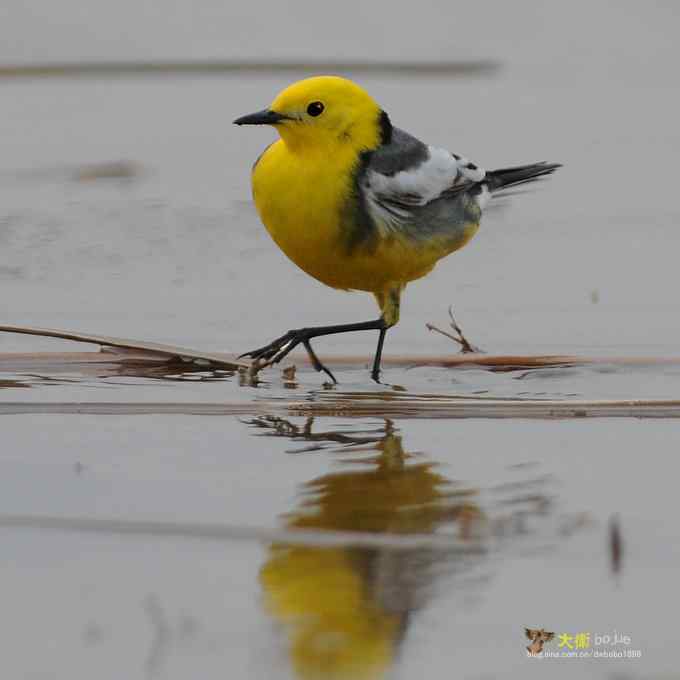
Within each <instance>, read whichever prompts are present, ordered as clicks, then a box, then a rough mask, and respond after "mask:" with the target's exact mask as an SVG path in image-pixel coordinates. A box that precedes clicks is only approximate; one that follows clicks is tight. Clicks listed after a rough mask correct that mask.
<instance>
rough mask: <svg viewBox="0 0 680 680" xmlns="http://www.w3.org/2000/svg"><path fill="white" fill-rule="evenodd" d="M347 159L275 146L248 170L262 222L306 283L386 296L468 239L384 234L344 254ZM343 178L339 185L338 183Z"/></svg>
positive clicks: (350, 158) (472, 228)
mask: <svg viewBox="0 0 680 680" xmlns="http://www.w3.org/2000/svg"><path fill="white" fill-rule="evenodd" d="M355 162H356V156H355V155H354V153H353V152H351V153H349V154H347V155H346V156H342V155H341V154H338V153H335V154H333V156H331V157H329V156H324V155H322V154H318V155H316V154H315V153H314V152H310V153H305V155H304V157H302V156H300V155H297V154H293V153H291V152H290V151H289V150H288V149H287V147H286V145H285V144H284V142H282V141H278V142H276V143H274V144H272V146H270V147H269V149H267V151H265V153H264V154H263V155H262V157H261V158H260V160H259V161H258V163H257V164H256V166H255V168H254V169H253V178H252V179H253V196H254V199H255V205H256V207H257V210H258V212H259V215H260V218H261V219H262V222H263V223H264V225H265V227H266V228H267V230H268V231H269V233H270V235H271V236H272V238H273V239H274V241H275V242H276V244H277V245H278V246H279V248H281V250H282V251H283V252H284V253H285V254H286V255H287V256H288V257H289V258H290V259H291V260H292V261H293V262H294V263H295V264H296V265H298V267H300V268H301V269H303V270H304V271H305V272H307V273H308V274H309V275H310V276H313V277H314V278H315V279H318V280H319V281H321V282H322V283H325V284H326V285H328V286H331V287H333V288H342V289H347V290H352V289H353V290H365V291H370V292H373V293H377V292H380V291H384V290H386V289H387V288H389V287H390V286H392V285H393V284H405V283H407V282H408V281H413V280H414V279H418V278H420V277H421V276H424V275H425V274H427V273H428V272H429V271H431V269H432V268H433V267H434V265H435V264H436V262H437V261H438V260H439V259H441V258H442V257H444V256H445V255H447V254H448V253H450V252H452V251H453V250H457V249H458V248H460V247H462V246H463V245H465V243H467V241H469V240H470V239H471V238H472V236H474V234H475V232H476V231H477V228H478V226H479V225H478V224H470V225H469V226H468V227H466V228H465V229H464V230H463V233H462V234H461V237H460V238H459V239H458V240H457V241H456V242H455V243H452V242H451V241H450V239H449V240H447V241H446V242H444V241H443V240H441V241H440V240H434V239H433V240H432V241H431V242H428V243H423V244H416V243H415V242H414V240H413V239H409V238H407V237H406V236H399V235H394V234H390V235H387V236H385V237H382V238H379V239H378V241H377V243H376V244H375V247H373V248H370V249H354V250H351V251H348V249H347V246H346V243H347V239H346V235H343V233H342V220H341V215H342V208H343V205H344V204H345V202H346V200H347V197H348V196H349V195H350V194H351V191H352V189H353V187H352V169H353V166H354V164H355ZM338 178H341V179H338Z"/></svg>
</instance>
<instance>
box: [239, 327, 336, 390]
mask: <svg viewBox="0 0 680 680" xmlns="http://www.w3.org/2000/svg"><path fill="white" fill-rule="evenodd" d="M309 340H310V334H309V331H308V330H307V329H304V328H303V329H299V330H294V331H288V332H287V333H285V334H284V335H282V336H281V337H280V338H276V340H273V341H272V342H270V343H269V344H268V345H265V346H264V347H260V348H259V349H253V350H250V351H248V352H244V353H243V354H241V355H240V356H239V359H240V358H242V357H250V358H251V359H253V361H254V362H255V363H257V364H258V370H259V369H262V368H266V367H267V366H273V365H274V364H278V363H279V362H280V361H281V360H282V359H284V358H285V357H286V356H288V354H290V352H292V351H293V350H294V349H295V348H296V347H297V346H298V345H300V344H302V345H303V346H304V348H305V349H306V350H307V354H308V355H309V360H310V362H311V364H312V366H313V367H314V368H315V369H316V370H317V371H319V372H323V373H325V374H326V375H327V376H328V377H329V378H330V379H331V380H332V381H333V382H334V383H337V382H338V381H337V380H336V379H335V376H334V375H333V374H332V373H331V372H330V370H329V369H328V368H326V367H325V366H324V365H323V364H322V363H321V361H320V360H319V357H318V356H317V355H316V352H314V350H313V349H312V346H311V344H310V342H309Z"/></svg>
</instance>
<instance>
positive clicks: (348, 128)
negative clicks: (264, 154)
mask: <svg viewBox="0 0 680 680" xmlns="http://www.w3.org/2000/svg"><path fill="white" fill-rule="evenodd" d="M234 123H236V125H274V126H275V127H276V129H277V130H278V132H279V134H280V135H281V138H282V139H283V140H284V142H285V143H286V144H287V145H288V146H289V147H290V148H291V149H292V150H298V149H300V150H303V149H304V150H313V149H317V150H329V149H333V148H336V147H337V146H338V145H340V146H345V147H349V148H351V149H353V150H356V151H362V150H367V149H375V148H376V147H378V146H379V145H380V144H382V143H384V142H387V141H389V136H390V133H391V125H390V121H389V118H388V117H387V114H386V113H385V112H384V111H382V110H381V108H380V107H379V106H378V104H376V102H375V101H374V100H373V98H372V97H371V96H370V95H369V94H368V92H366V90H364V89H363V88H362V87H359V85H357V84H356V83H353V82H352V81H351V80H347V79H346V78H340V77H338V76H317V77H315V78H307V79H306V80H300V81H299V82H297V83H294V84H293V85H290V86H289V87H287V88H286V89H285V90H283V91H282V92H280V93H279V94H278V95H277V97H276V98H275V99H274V101H273V102H272V103H271V106H270V107H269V108H268V109H264V110H263V111H258V112H257V113H253V114H250V115H248V116H243V117H241V118H237V119H236V120H235V121H234Z"/></svg>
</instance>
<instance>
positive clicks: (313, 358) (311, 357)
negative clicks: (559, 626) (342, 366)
mask: <svg viewBox="0 0 680 680" xmlns="http://www.w3.org/2000/svg"><path fill="white" fill-rule="evenodd" d="M302 344H303V345H304V347H305V349H306V350H307V354H308V355H309V360H310V361H311V362H312V366H314V368H315V369H316V370H317V371H319V372H321V371H323V372H324V373H325V374H326V375H327V376H328V377H329V378H330V379H331V380H332V381H333V382H334V383H336V384H337V382H338V381H337V380H336V379H335V376H334V375H333V374H332V373H331V372H330V369H328V368H326V367H325V366H324V365H323V364H322V363H321V360H320V359H319V357H318V356H316V352H315V351H314V350H313V349H312V345H311V344H310V342H309V340H303V341H302Z"/></svg>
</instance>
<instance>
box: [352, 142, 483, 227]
mask: <svg viewBox="0 0 680 680" xmlns="http://www.w3.org/2000/svg"><path fill="white" fill-rule="evenodd" d="M485 174H486V173H485V172H484V170H482V169H481V168H479V167H478V166H477V165H475V164H474V163H471V162H470V161H469V160H468V159H467V158H463V157H462V156H458V155H456V154H453V153H451V152H450V151H447V150H446V149H440V148H437V147H433V146H429V145H426V144H423V142H421V141H419V140H418V139H416V138H415V137H413V136H411V135H409V134H408V133H407V132H404V131H403V130H399V129H398V128H394V129H393V133H392V139H391V142H390V143H389V144H385V145H383V146H381V147H379V148H378V149H376V150H375V151H374V152H373V153H372V154H371V156H370V158H369V161H368V163H367V165H366V167H365V169H364V172H363V174H362V175H363V176H362V177H361V179H360V189H361V192H362V194H363V196H364V200H365V205H366V210H367V212H368V214H369V215H370V217H371V218H372V220H373V221H374V222H375V224H376V225H377V226H378V228H379V229H383V230H385V229H386V230H397V231H401V232H407V233H411V234H413V235H416V236H417V235H421V236H426V235H427V233H428V232H431V231H432V230H439V228H440V227H442V226H443V224H442V221H444V222H445V223H451V222H452V221H455V218H456V216H455V215H454V214H453V213H455V205H454V204H455V203H456V202H457V203H459V204H461V205H460V206H459V207H462V203H463V202H461V201H460V193H461V190H462V189H465V188H467V187H471V186H473V185H474V184H475V183H477V182H480V181H481V180H483V179H484V177H485ZM443 202H446V203H447V204H449V205H443V204H442V203H443ZM447 211H448V213H447Z"/></svg>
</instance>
